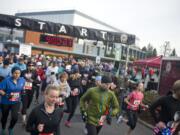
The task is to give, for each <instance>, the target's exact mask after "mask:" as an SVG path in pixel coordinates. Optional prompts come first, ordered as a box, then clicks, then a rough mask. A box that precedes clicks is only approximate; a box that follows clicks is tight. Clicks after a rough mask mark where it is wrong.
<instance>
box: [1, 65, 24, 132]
mask: <svg viewBox="0 0 180 135" xmlns="http://www.w3.org/2000/svg"><path fill="white" fill-rule="evenodd" d="M11 72H12V76H11V77H7V78H5V79H4V80H3V81H2V82H1V83H0V95H2V99H1V109H2V118H1V123H2V131H1V135H5V129H6V122H7V118H8V115H9V112H10V111H11V121H10V125H9V127H8V131H9V135H13V128H14V126H15V124H16V122H17V120H18V111H19V109H20V97H21V93H22V91H23V88H24V85H25V80H24V78H21V77H20V74H21V69H20V68H19V67H13V68H12V70H11Z"/></svg>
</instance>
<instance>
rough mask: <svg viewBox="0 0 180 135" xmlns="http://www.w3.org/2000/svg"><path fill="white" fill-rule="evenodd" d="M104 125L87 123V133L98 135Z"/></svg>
mask: <svg viewBox="0 0 180 135" xmlns="http://www.w3.org/2000/svg"><path fill="white" fill-rule="evenodd" d="M101 128H102V126H94V125H92V124H89V123H87V124H86V129H87V131H88V134H87V135H98V134H99V132H100V130H101Z"/></svg>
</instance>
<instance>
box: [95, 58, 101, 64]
mask: <svg viewBox="0 0 180 135" xmlns="http://www.w3.org/2000/svg"><path fill="white" fill-rule="evenodd" d="M100 63H101V57H100V56H96V64H100Z"/></svg>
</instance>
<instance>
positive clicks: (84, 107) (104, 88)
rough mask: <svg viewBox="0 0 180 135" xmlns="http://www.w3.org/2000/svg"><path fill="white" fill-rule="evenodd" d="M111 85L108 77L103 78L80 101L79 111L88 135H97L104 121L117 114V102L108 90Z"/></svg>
mask: <svg viewBox="0 0 180 135" xmlns="http://www.w3.org/2000/svg"><path fill="white" fill-rule="evenodd" d="M111 83H112V79H111V78H110V77H109V76H103V77H102V79H101V84H100V85H99V86H97V87H93V88H90V89H89V90H88V91H87V92H86V93H85V94H84V95H83V96H82V97H81V99H80V109H81V112H82V118H83V120H84V121H85V122H86V128H87V132H88V135H98V133H99V131H100V130H101V128H102V126H103V123H104V122H105V120H106V119H107V118H108V117H110V116H115V115H117V114H118V112H119V103H118V100H117V98H116V97H115V95H114V94H113V93H112V92H111V91H110V90H109V87H110V85H111Z"/></svg>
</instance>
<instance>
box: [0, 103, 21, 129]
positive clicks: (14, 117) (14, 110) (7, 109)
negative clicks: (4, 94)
mask: <svg viewBox="0 0 180 135" xmlns="http://www.w3.org/2000/svg"><path fill="white" fill-rule="evenodd" d="M19 108H20V103H16V104H12V105H6V104H2V105H1V109H2V118H1V123H2V129H5V128H6V123H7V118H8V115H9V112H10V111H11V121H10V125H9V128H10V129H13V128H14V126H15V124H16V122H17V120H18V111H19Z"/></svg>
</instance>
